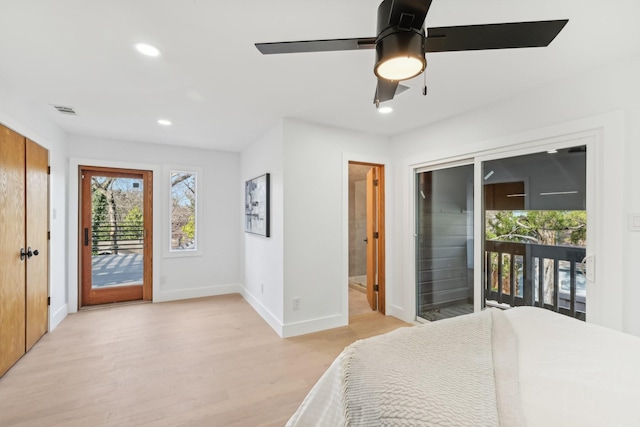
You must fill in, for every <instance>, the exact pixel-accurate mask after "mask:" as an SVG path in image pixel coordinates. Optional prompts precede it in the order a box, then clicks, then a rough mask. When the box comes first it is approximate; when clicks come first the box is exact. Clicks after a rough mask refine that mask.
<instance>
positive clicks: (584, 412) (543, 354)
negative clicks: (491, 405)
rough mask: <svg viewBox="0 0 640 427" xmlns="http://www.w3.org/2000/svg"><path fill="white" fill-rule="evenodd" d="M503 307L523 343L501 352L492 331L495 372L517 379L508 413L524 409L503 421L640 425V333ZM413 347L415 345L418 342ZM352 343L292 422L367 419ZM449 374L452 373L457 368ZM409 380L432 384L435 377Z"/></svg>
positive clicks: (534, 310) (313, 423) (417, 336)
mask: <svg viewBox="0 0 640 427" xmlns="http://www.w3.org/2000/svg"><path fill="white" fill-rule="evenodd" d="M494 310H495V309H494ZM500 313H501V315H500V319H506V321H507V322H508V323H509V325H510V329H511V330H512V331H513V335H514V337H515V340H514V341H513V342H514V345H515V346H516V347H517V350H516V351H515V352H505V353H501V351H502V350H500V346H501V345H502V344H503V341H504V339H503V338H504V336H503V335H500V334H497V335H496V334H494V335H493V337H492V340H493V341H494V342H493V360H494V364H495V365H496V374H495V375H496V378H498V377H499V374H500V372H502V374H501V375H503V378H507V379H509V380H514V381H517V392H515V393H511V394H509V395H507V396H506V398H504V397H503V398H502V399H501V398H498V399H497V400H498V404H499V405H498V406H503V408H502V412H503V413H506V414H507V417H508V416H510V415H513V414H510V413H509V411H512V410H513V411H515V412H516V413H517V417H516V418H511V419H509V418H507V421H504V419H502V420H503V421H501V423H500V424H501V425H527V426H545V427H546V426H574V425H576V426H640V338H638V337H635V336H631V335H628V334H624V333H621V332H618V331H614V330H610V329H606V328H603V327H600V326H597V325H592V324H588V323H584V322H581V321H579V320H576V319H572V318H569V317H567V316H562V315H559V314H557V313H554V312H551V311H549V310H543V309H540V308H533V307H518V308H513V309H509V310H506V311H504V312H500ZM467 316H470V317H469V319H473V318H474V316H476V317H478V316H481V313H475V314H470V315H467ZM467 316H463V317H467ZM464 320H465V321H468V320H467V319H464ZM442 322H445V323H442ZM446 322H447V321H446V320H445V321H440V322H435V323H434V324H433V327H435V326H436V325H437V324H439V323H440V324H441V325H440V326H438V328H440V329H442V328H443V327H446ZM452 323H453V322H452ZM443 325H445V326H443ZM424 327H425V328H426V329H425V328H422V326H421V327H420V328H421V329H422V331H421V332H418V329H417V328H418V327H415V328H403V329H406V330H405V331H401V332H397V331H394V332H391V333H389V334H386V335H390V336H391V338H390V339H392V340H393V339H396V338H394V335H391V334H396V335H397V334H402V335H404V336H403V338H402V340H404V341H406V338H407V337H406V334H412V333H413V334H414V335H415V339H416V340H422V339H423V338H421V337H420V335H421V334H424V331H428V328H429V327H431V326H430V325H424ZM412 330H415V332H412ZM375 338H377V337H375ZM375 338H373V339H369V340H375ZM364 341H368V340H364ZM381 341H382V340H381ZM420 342H421V341H420ZM372 344H375V341H372ZM430 345H433V344H430ZM440 345H441V346H442V349H441V350H442V351H443V353H442V354H451V355H453V354H455V353H454V351H455V348H453V347H452V348H451V349H449V348H447V346H449V345H453V344H448V343H447V342H445V343H443V344H440ZM496 345H497V346H498V347H496ZM412 346H414V347H415V343H412ZM370 348H375V346H374V347H369V350H368V351H370ZM456 348H457V349H459V347H456ZM348 350H349V348H347V349H346V350H345V351H344V352H343V353H341V354H340V355H339V356H338V357H337V358H336V360H335V361H334V362H333V363H332V365H331V366H330V367H329V369H328V370H327V371H326V372H325V373H324V375H323V376H322V377H321V378H320V380H319V381H318V382H317V383H316V384H315V386H314V387H313V388H312V390H311V391H310V392H309V394H308V395H307V397H306V398H305V399H304V401H303V402H302V404H301V405H300V407H299V408H298V410H297V411H296V412H295V413H294V415H293V416H292V417H291V419H290V420H289V422H288V423H287V426H289V427H294V426H305V427H307V426H331V427H335V426H346V425H350V426H351V425H353V426H355V425H360V424H358V423H354V422H353V421H350V420H349V419H348V417H347V416H346V407H347V406H348V404H347V402H346V397H345V371H344V367H345V364H346V362H347V357H348V356H347V355H348V354H349V351H348ZM449 350H451V351H450V352H449ZM501 355H502V356H501ZM512 359H515V360H512ZM386 363H387V364H388V366H389V367H394V366H397V365H399V364H400V363H401V362H400V361H398V360H387V361H386ZM462 366H464V365H462ZM421 369H423V368H421ZM468 369H469V368H467V367H465V368H463V369H460V370H459V377H460V379H461V384H462V383H463V382H464V381H466V379H465V378H466V377H467V374H468V372H465V371H468ZM395 371H396V370H394V369H389V370H387V373H386V374H385V373H383V375H394V372H395ZM447 375H449V376H450V375H451V372H448V373H447ZM455 375H458V374H455ZM448 378H449V377H448ZM498 382H500V381H498ZM379 383H384V382H382V381H380V382H379ZM410 386H411V387H416V388H417V387H429V385H428V384H421V385H419V386H416V385H415V384H411V385H410ZM365 387H366V386H365ZM373 388H379V387H373ZM511 390H513V389H511ZM365 391H366V390H365ZM374 391H375V392H376V393H379V394H381V395H383V394H384V393H385V390H374ZM374 391H372V392H374ZM408 391H409V395H412V394H415V395H420V393H421V392H423V391H424V390H418V389H414V390H413V392H412V390H408ZM477 395H478V399H480V398H481V397H483V398H484V397H486V396H480V395H479V393H478V394H477ZM454 401H455V399H451V402H452V403H454ZM422 409H424V408H422ZM374 418H375V417H374ZM514 420H515V421H514ZM366 425H462V423H459V422H458V420H457V419H448V420H444V421H443V420H442V419H441V418H440V417H436V416H435V414H434V418H433V420H431V421H426V422H425V421H420V422H413V423H412V422H411V420H405V419H403V420H398V421H397V422H395V423H394V422H389V421H388V419H386V418H385V421H384V422H383V421H380V422H379V423H377V422H375V421H370V422H368V423H367V424H366Z"/></svg>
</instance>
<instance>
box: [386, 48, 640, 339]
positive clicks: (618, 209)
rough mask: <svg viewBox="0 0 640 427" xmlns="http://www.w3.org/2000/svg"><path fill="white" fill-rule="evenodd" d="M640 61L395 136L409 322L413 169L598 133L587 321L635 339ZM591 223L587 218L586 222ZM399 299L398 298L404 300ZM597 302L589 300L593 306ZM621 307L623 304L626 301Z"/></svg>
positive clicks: (639, 318) (638, 318)
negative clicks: (632, 217)
mask: <svg viewBox="0 0 640 427" xmlns="http://www.w3.org/2000/svg"><path fill="white" fill-rule="evenodd" d="M638 75H640V57H637V56H635V57H631V58H628V59H626V60H624V61H621V62H619V63H615V64H611V65H609V66H607V67H604V68H600V69H596V70H589V71H588V72H585V73H584V74H581V75H579V76H576V77H573V78H570V79H566V80H563V81H559V82H557V83H555V84H553V85H549V86H547V87H543V88H537V89H536V90H535V92H531V93H527V94H523V95H521V96H518V97H515V98H512V99H509V100H506V101H503V102H500V103H496V104H493V105H490V106H488V107H486V108H483V109H481V110H477V111H473V112H470V113H468V114H464V115H461V116H459V117H456V118H453V119H450V120H447V121H443V122H440V123H436V124H434V125H431V126H428V127H425V128H421V129H418V130H416V131H412V132H408V133H406V134H403V135H398V136H396V137H394V138H393V141H392V144H393V151H394V154H395V156H396V159H397V163H396V166H397V168H396V171H397V176H396V178H397V180H396V182H397V186H396V200H395V202H396V214H397V215H398V216H399V217H402V219H403V221H400V224H399V225H398V227H397V228H396V229H395V232H396V233H399V234H400V235H402V236H403V238H404V239H405V240H404V243H403V244H401V249H400V250H398V251H397V252H396V255H397V257H396V258H395V259H394V260H393V263H394V265H396V269H395V271H396V272H397V276H396V277H395V279H394V281H396V282H403V283H404V284H405V285H404V287H403V291H404V292H403V293H399V294H398V296H399V297H400V299H399V300H395V301H393V303H395V304H398V305H400V306H401V307H402V309H403V315H402V316H401V317H403V316H404V317H407V316H408V313H411V311H412V308H411V307H408V306H407V304H408V302H409V301H411V299H410V298H407V295H408V294H410V293H411V292H414V291H413V286H414V285H413V277H412V276H411V270H410V269H408V268H406V267H405V268H404V269H402V268H401V267H400V266H401V265H402V264H403V263H404V262H405V258H406V257H407V256H410V248H411V243H410V240H411V239H410V238H409V237H408V236H410V233H411V232H412V225H411V224H410V223H409V219H408V216H407V215H406V213H407V210H408V207H409V206H410V197H411V190H410V182H411V181H410V173H411V165H415V164H420V163H427V162H433V161H436V160H440V159H441V160H443V161H444V160H452V159H456V158H464V157H473V156H475V155H477V154H478V153H483V152H486V151H487V150H495V149H500V147H503V148H504V147H507V146H509V145H511V144H517V143H524V142H527V141H531V142H532V143H534V142H535V141H539V140H541V139H543V138H553V137H558V136H561V135H566V134H570V133H579V132H582V131H593V130H594V129H595V131H593V132H595V134H596V135H597V142H596V150H595V152H591V153H589V154H588V155H591V156H595V157H596V158H595V162H596V167H595V169H596V171H595V172H596V176H595V179H596V181H595V182H594V183H593V186H592V187H591V188H595V191H594V194H591V195H590V196H591V197H595V198H596V199H597V200H598V208H597V212H596V216H597V223H596V224H593V222H590V224H593V225H594V226H596V227H598V234H597V236H596V239H595V240H596V248H595V251H596V260H597V264H596V275H597V280H596V282H597V283H596V286H598V289H592V290H591V291H593V292H591V291H590V295H592V296H593V295H596V296H597V298H592V300H591V305H590V306H589V307H588V309H587V311H588V315H587V317H588V318H589V321H593V322H595V323H600V324H603V325H607V326H610V327H613V328H616V329H623V330H626V331H629V332H632V333H635V334H640V311H639V310H637V309H636V308H635V301H638V299H639V298H640V288H639V287H638V279H637V273H636V272H635V267H634V261H635V260H636V259H638V256H639V255H640V245H639V244H638V243H640V238H639V237H640V236H639V233H632V232H630V231H629V229H628V226H627V217H628V214H629V213H630V212H631V211H635V212H640V192H638V191H636V190H635V188H634V185H633V184H637V183H640V175H639V174H638V172H637V170H636V169H637V164H638V162H639V161H640V150H639V149H638V148H637V147H638V138H639V137H640V120H639V119H640V113H639V110H638V108H639V107H640V97H639V96H638V95H639V94H640V83H639V80H638V78H637V76H638ZM590 219H591V218H590ZM401 294H402V295H401ZM594 299H595V300H597V301H593V300H594ZM625 302H626V303H625Z"/></svg>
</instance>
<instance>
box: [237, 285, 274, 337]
mask: <svg viewBox="0 0 640 427" xmlns="http://www.w3.org/2000/svg"><path fill="white" fill-rule="evenodd" d="M240 295H242V297H243V298H244V299H245V301H247V302H248V303H249V305H250V306H251V307H253V309H254V310H255V311H256V312H257V313H258V314H259V315H260V317H262V319H263V320H264V321H265V322H267V324H269V326H271V328H272V329H273V330H274V331H276V333H277V334H278V335H279V336H280V337H283V335H282V330H283V327H282V322H280V320H278V318H277V317H276V316H274V314H273V313H271V311H269V309H267V307H265V306H264V305H263V304H262V302H260V300H258V299H257V298H256V297H254V296H253V295H252V294H251V293H250V292H249V291H247V289H246V288H245V287H243V286H241V290H240Z"/></svg>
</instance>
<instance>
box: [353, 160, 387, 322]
mask: <svg viewBox="0 0 640 427" xmlns="http://www.w3.org/2000/svg"><path fill="white" fill-rule="evenodd" d="M384 242H385V226H384V165H380V164H372V163H360V162H349V317H354V316H359V315H365V314H370V313H372V312H375V311H379V312H381V313H382V314H384V313H385V251H384V248H385V243H384Z"/></svg>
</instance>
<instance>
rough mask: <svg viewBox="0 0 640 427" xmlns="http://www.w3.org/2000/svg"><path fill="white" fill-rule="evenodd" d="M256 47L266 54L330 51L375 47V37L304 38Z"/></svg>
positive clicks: (262, 44) (257, 45)
mask: <svg viewBox="0 0 640 427" xmlns="http://www.w3.org/2000/svg"><path fill="white" fill-rule="evenodd" d="M256 47H257V48H258V50H259V51H260V52H262V53H263V54H265V55H269V54H273V53H299V52H329V51H336V50H358V49H374V48H375V47H376V38H375V37H362V38H355V39H331V40H303V41H293V42H277V43H256Z"/></svg>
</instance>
